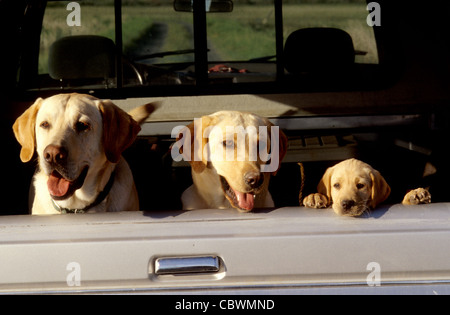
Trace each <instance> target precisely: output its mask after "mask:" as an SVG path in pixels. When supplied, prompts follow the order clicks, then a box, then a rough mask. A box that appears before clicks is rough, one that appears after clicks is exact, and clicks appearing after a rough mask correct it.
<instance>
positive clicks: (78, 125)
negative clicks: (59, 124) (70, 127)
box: [75, 121, 90, 132]
mask: <svg viewBox="0 0 450 315" xmlns="http://www.w3.org/2000/svg"><path fill="white" fill-rule="evenodd" d="M89 128H90V125H89V124H88V123H85V122H82V121H79V122H77V123H76V124H75V130H76V131H77V132H82V131H86V130H89Z"/></svg>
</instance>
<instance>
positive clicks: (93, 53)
mask: <svg viewBox="0 0 450 315" xmlns="http://www.w3.org/2000/svg"><path fill="white" fill-rule="evenodd" d="M48 66H49V74H50V77H51V78H53V79H56V80H61V81H65V80H83V79H84V80H86V79H87V80H89V79H97V80H99V79H101V80H104V82H105V84H106V85H107V84H108V79H111V78H114V77H115V73H116V46H115V44H114V42H113V41H112V40H111V39H109V38H106V37H102V36H94V35H80V36H68V37H63V38H60V39H58V40H57V41H55V42H54V43H53V44H52V45H51V46H50V51H49V60H48Z"/></svg>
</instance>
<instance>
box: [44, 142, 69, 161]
mask: <svg viewBox="0 0 450 315" xmlns="http://www.w3.org/2000/svg"><path fill="white" fill-rule="evenodd" d="M67 155H68V152H67V150H66V149H65V148H64V147H61V146H57V145H53V144H50V145H48V146H47V147H46V148H45V149H44V159H45V161H46V162H47V163H50V164H58V165H61V164H64V163H65V162H66V161H67Z"/></svg>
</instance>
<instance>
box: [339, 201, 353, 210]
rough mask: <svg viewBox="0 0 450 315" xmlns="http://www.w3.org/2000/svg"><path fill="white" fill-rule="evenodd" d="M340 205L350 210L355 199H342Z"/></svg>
mask: <svg viewBox="0 0 450 315" xmlns="http://www.w3.org/2000/svg"><path fill="white" fill-rule="evenodd" d="M341 205H342V208H344V209H345V210H350V208H351V207H353V206H354V205H355V201H354V200H343V201H342V203H341Z"/></svg>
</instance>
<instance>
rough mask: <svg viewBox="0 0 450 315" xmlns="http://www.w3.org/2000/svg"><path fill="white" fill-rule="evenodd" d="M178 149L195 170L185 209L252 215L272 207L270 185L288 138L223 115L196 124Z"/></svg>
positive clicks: (257, 122) (264, 124)
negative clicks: (223, 210) (261, 209)
mask: <svg viewBox="0 0 450 315" xmlns="http://www.w3.org/2000/svg"><path fill="white" fill-rule="evenodd" d="M177 144H178V147H177V146H175V148H177V149H176V150H179V152H181V153H182V156H183V158H184V159H185V160H187V161H189V163H190V165H191V168H192V180H193V185H192V186H190V187H189V188H188V189H186V190H185V191H184V193H183V194H182V197H181V199H182V203H183V209H185V210H192V209H227V208H236V209H238V210H239V211H242V212H248V211H251V210H253V209H254V208H264V207H273V206H274V203H273V200H272V196H271V195H270V193H269V191H268V185H269V180H270V176H271V175H272V174H275V173H276V172H277V170H278V168H279V166H280V163H281V160H282V159H283V157H284V155H285V154H286V147H287V138H286V136H285V135H284V133H283V132H282V131H281V130H279V129H278V127H277V126H274V125H273V124H272V123H270V122H269V120H267V119H265V118H262V117H260V116H257V115H255V114H251V113H244V112H238V111H220V112H217V113H214V114H212V115H209V116H203V117H202V118H201V119H196V120H194V122H193V123H191V124H190V125H188V126H187V127H186V128H184V129H183V130H182V132H181V133H180V134H179V136H178V139H177ZM177 152H178V151H177Z"/></svg>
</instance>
